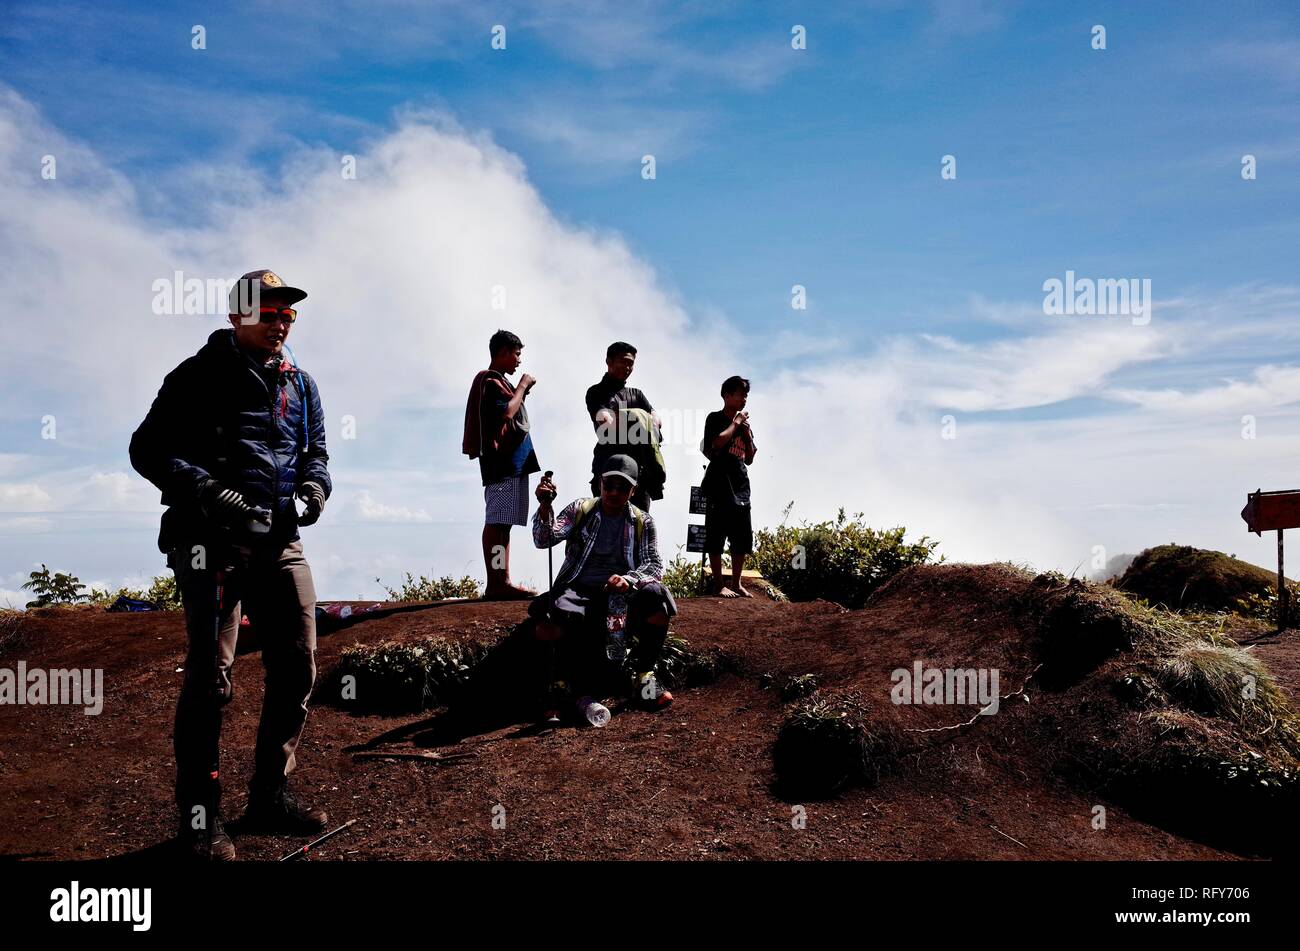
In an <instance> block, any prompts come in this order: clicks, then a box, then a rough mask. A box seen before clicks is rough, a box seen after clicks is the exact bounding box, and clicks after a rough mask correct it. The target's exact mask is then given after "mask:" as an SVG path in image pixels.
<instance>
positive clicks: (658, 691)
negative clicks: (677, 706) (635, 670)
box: [632, 670, 673, 711]
mask: <svg viewBox="0 0 1300 951" xmlns="http://www.w3.org/2000/svg"><path fill="white" fill-rule="evenodd" d="M632 702H633V704H635V705H636V707H637V708H638V709H640V710H649V711H655V710H666V709H668V707H671V706H672V705H673V695H672V694H671V693H669V692H668V691H667V690H665V689H664V688H663V685H661V684H660V683H659V680H658V678H657V677H655V674H654V671H653V670H647V671H646V672H645V673H643V674H638V675H637V677H636V680H635V681H634V682H633V691H632Z"/></svg>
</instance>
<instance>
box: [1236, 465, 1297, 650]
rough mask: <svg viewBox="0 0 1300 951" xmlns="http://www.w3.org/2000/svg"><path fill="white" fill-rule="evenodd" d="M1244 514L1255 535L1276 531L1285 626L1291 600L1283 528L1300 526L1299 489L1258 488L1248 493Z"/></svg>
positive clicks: (1279, 617)
mask: <svg viewBox="0 0 1300 951" xmlns="http://www.w3.org/2000/svg"><path fill="white" fill-rule="evenodd" d="M1241 517H1242V518H1243V519H1244V520H1245V522H1246V530H1247V531H1251V532H1254V533H1255V534H1256V535H1259V534H1262V533H1263V532H1271V531H1276V532H1277V628H1278V630H1279V631H1282V630H1286V625H1287V613H1288V612H1287V608H1288V604H1287V591H1286V574H1285V570H1284V568H1285V566H1284V563H1283V556H1282V532H1283V530H1284V529H1288V528H1300V489H1286V490H1284V491H1281V492H1261V491H1260V490H1259V489H1256V490H1255V491H1254V492H1251V493H1250V494H1248V495H1247V496H1246V507H1245V508H1244V509H1242V510H1241Z"/></svg>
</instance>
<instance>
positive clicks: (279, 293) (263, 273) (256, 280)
mask: <svg viewBox="0 0 1300 951" xmlns="http://www.w3.org/2000/svg"><path fill="white" fill-rule="evenodd" d="M264 296H265V297H273V298H274V299H275V300H276V301H277V302H283V303H285V304H296V303H297V302H298V301H300V300H302V299H303V298H304V297H306V296H307V292H306V291H304V290H302V289H301V288H297V287H289V286H288V285H287V284H285V283H284V281H282V280H280V275H279V274H276V273H275V272H274V271H272V270H269V269H267V268H264V267H262V268H258V269H257V270H256V271H249V272H248V273H247V274H245V275H244V276H243V277H241V278H240V279H239V280H237V281H235V286H234V287H232V288H231V289H230V313H232V314H245V313H248V312H249V311H250V310H251V309H252V308H253V307H256V306H258V302H259V301H260V300H261V299H262V297H264Z"/></svg>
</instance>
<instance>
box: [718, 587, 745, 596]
mask: <svg viewBox="0 0 1300 951" xmlns="http://www.w3.org/2000/svg"><path fill="white" fill-rule="evenodd" d="M718 597H720V598H738V597H740V595H738V594H736V592H734V591H732V590H731V589H730V588H720V589H718Z"/></svg>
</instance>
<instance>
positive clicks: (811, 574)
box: [754, 502, 943, 608]
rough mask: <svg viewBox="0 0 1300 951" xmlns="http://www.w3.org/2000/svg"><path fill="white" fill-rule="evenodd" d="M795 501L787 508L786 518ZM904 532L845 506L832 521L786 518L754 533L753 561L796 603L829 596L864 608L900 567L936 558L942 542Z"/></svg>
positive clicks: (855, 606)
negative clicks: (878, 525) (871, 522)
mask: <svg viewBox="0 0 1300 951" xmlns="http://www.w3.org/2000/svg"><path fill="white" fill-rule="evenodd" d="M793 505H794V503H793V502H791V503H790V506H787V508H786V510H785V515H786V516H788V515H789V513H790V508H792V507H793ZM905 532H906V529H905V528H903V527H901V526H899V527H897V528H891V529H883V530H878V529H874V528H870V527H868V526H867V525H866V523H865V522H864V521H863V516H862V513H860V512H859V513H858V514H856V515H854V516H853V518H851V519H850V518H849V517H848V516H846V515H845V514H844V510H843V509H840V511H839V514H838V515H837V516H836V518H835V521H833V522H830V521H826V522H818V523H817V524H815V525H809V524H808V523H806V522H805V523H803V524H801V525H797V526H796V525H786V524H785V522H784V520H782V523H781V524H780V525H778V526H777V527H776V528H775V529H763V530H761V531H759V532H758V533H757V535H756V536H755V541H756V543H757V550H756V551H755V553H754V563H755V565H756V566H757V568H758V570H759V572H761V573H762V575H763V577H764V578H766V579H768V580H770V581H772V582H773V583H774V584H775V585H777V587H779V588H780V589H781V590H782V591H783V592H785V594H786V596H787V597H789V598H790V600H792V601H812V600H814V599H817V598H824V599H826V600H828V601H835V602H838V603H839V604H842V605H844V606H845V607H849V608H860V607H862V606H863V605H864V604H865V603H866V601H867V598H869V597H870V596H871V594H872V593H873V592H874V591H875V590H876V589H877V588H878V587H880V586H881V585H882V584H884V583H885V582H886V581H888V580H889V579H890V578H891V577H893V576H894V575H895V574H897V573H898V572H899V571H901V570H902V569H904V568H907V567H909V566H911V565H920V564H925V563H926V562H928V561H930V560H931V556H932V555H933V554H934V550H935V548H937V547H938V545H939V543H938V542H937V541H931V540H930V539H929V538H928V537H926V536H922V537H921V538H920V539H919V540H918V541H915V542H912V543H911V544H908V543H907V542H905V541H904V539H903V536H904V534H905ZM939 560H940V561H942V560H943V559H942V558H940V559H939Z"/></svg>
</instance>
